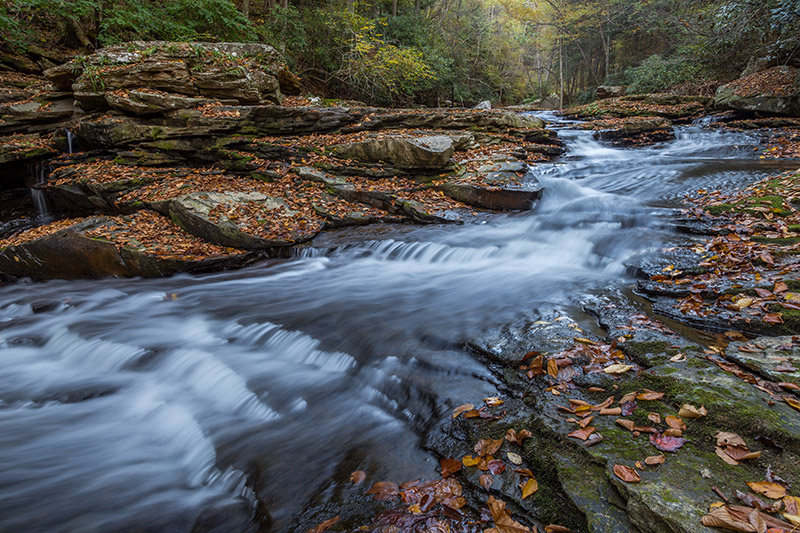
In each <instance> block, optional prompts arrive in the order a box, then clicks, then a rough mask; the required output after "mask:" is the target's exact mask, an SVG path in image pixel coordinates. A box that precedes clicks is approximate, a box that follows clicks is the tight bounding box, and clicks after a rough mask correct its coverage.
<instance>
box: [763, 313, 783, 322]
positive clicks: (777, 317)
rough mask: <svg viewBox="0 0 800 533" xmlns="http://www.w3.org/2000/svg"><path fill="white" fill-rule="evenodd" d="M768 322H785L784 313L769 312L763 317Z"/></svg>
mask: <svg viewBox="0 0 800 533" xmlns="http://www.w3.org/2000/svg"><path fill="white" fill-rule="evenodd" d="M762 320H763V321H764V322H766V323H767V324H783V315H782V314H781V313H768V314H766V315H764V318H762Z"/></svg>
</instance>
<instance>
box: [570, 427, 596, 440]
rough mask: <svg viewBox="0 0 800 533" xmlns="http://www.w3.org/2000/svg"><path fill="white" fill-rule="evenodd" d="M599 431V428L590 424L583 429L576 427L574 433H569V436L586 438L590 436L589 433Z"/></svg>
mask: <svg viewBox="0 0 800 533" xmlns="http://www.w3.org/2000/svg"><path fill="white" fill-rule="evenodd" d="M595 431H597V428H595V427H592V426H589V427H585V428H581V429H576V430H575V431H573V432H572V433H568V434H567V437H574V438H576V439H581V440H586V439H588V438H589V435H591V434H592V433H594V432H595Z"/></svg>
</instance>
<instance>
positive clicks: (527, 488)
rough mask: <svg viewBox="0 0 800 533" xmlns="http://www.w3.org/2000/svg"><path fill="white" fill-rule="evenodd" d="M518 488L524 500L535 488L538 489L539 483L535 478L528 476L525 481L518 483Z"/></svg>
mask: <svg viewBox="0 0 800 533" xmlns="http://www.w3.org/2000/svg"><path fill="white" fill-rule="evenodd" d="M520 489H521V490H522V499H523V500H524V499H525V498H527V497H528V496H530V495H531V494H533V493H534V492H536V491H537V490H539V483H538V482H537V481H536V478H533V477H532V478H528V480H527V481H526V482H525V483H521V484H520Z"/></svg>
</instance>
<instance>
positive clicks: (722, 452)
mask: <svg viewBox="0 0 800 533" xmlns="http://www.w3.org/2000/svg"><path fill="white" fill-rule="evenodd" d="M714 453H716V454H717V457H719V458H720V459H722V460H723V461H725V462H726V463H728V464H729V465H731V466H737V465H738V464H739V461H737V460H736V459H734V458H733V457H731V456H730V455H728V454H727V453H725V450H723V449H722V448H720V447H719V446H717V447H716V448H715V449H714Z"/></svg>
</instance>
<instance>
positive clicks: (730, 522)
mask: <svg viewBox="0 0 800 533" xmlns="http://www.w3.org/2000/svg"><path fill="white" fill-rule="evenodd" d="M700 522H701V523H702V524H703V525H704V526H707V527H719V528H722V529H731V530H733V531H744V532H745V533H756V529H755V528H754V527H753V526H752V525H751V524H750V521H749V520H748V521H747V522H745V521H743V520H739V519H737V518H734V517H733V516H732V515H731V513H730V510H729V507H728V506H727V505H722V506H719V507H714V508H712V509H711V510H710V511H709V512H708V514H707V515H705V516H703V518H701V519H700Z"/></svg>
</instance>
